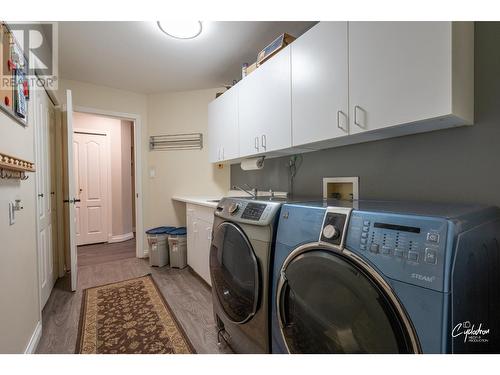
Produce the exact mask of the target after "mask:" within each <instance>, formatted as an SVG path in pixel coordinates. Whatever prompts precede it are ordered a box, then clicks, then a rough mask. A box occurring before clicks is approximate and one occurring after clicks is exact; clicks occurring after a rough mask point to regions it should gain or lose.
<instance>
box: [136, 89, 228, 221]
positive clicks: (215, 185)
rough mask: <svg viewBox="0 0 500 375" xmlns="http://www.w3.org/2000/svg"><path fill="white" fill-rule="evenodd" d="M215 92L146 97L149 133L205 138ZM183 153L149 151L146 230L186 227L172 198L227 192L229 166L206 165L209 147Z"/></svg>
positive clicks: (180, 206) (181, 209)
mask: <svg viewBox="0 0 500 375" xmlns="http://www.w3.org/2000/svg"><path fill="white" fill-rule="evenodd" d="M217 91H220V89H219V90H217V89H210V90H197V91H186V92H174V93H165V94H155V95H150V96H148V134H149V135H160V134H176V133H198V132H201V133H203V138H204V139H205V141H206V139H207V125H208V103H209V102H210V101H212V100H213V99H214V98H215V93H216V92H217ZM207 146H208V145H207V144H206V143H205V145H204V147H203V149H202V150H186V151H150V152H149V156H148V159H149V167H150V168H154V169H155V171H156V177H155V178H148V184H147V186H148V190H147V191H148V199H149V201H150V210H149V211H148V213H147V214H146V215H145V223H146V226H147V227H152V226H157V225H185V222H186V212H185V205H184V204H181V203H174V202H172V200H171V197H172V196H174V195H205V196H206V195H214V196H220V195H223V194H225V193H227V191H228V190H229V167H228V166H225V167H224V168H223V169H217V168H216V167H215V166H214V165H212V164H210V163H209V162H208V148H207Z"/></svg>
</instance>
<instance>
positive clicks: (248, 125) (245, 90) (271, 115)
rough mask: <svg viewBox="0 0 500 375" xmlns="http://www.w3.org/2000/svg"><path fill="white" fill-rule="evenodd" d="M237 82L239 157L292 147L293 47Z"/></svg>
mask: <svg viewBox="0 0 500 375" xmlns="http://www.w3.org/2000/svg"><path fill="white" fill-rule="evenodd" d="M238 86H239V125H240V132H239V133H240V137H239V139H240V142H239V143H240V157H244V156H249V155H253V154H260V153H266V152H270V151H276V150H282V149H286V148H289V147H291V145H292V140H291V88H290V86H291V85H290V47H286V48H284V49H283V50H282V51H280V52H279V53H278V54H276V55H275V56H273V57H272V58H271V59H269V61H266V62H265V63H264V64H262V65H261V66H260V67H259V68H258V69H256V70H255V71H254V72H253V73H251V74H250V75H248V76H247V77H245V79H243V80H242V81H241V82H240V83H239V84H238Z"/></svg>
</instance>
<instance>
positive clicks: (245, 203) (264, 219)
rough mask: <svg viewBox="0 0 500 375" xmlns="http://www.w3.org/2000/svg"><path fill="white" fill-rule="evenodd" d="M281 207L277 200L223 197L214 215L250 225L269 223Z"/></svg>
mask: <svg viewBox="0 0 500 375" xmlns="http://www.w3.org/2000/svg"><path fill="white" fill-rule="evenodd" d="M280 208H281V203H279V202H269V201H260V200H254V199H244V198H223V199H222V200H221V201H220V202H219V204H218V205H217V208H216V209H215V216H218V217H220V218H223V219H226V220H229V221H233V222H236V223H245V224H252V225H270V224H272V223H273V222H274V220H275V218H276V214H277V213H278V212H279V210H280Z"/></svg>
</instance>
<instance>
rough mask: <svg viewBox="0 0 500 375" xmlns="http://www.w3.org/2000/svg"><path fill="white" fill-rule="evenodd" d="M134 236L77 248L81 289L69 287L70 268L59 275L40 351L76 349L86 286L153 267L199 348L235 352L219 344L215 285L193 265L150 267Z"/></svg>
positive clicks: (143, 272) (44, 317) (44, 316)
mask: <svg viewBox="0 0 500 375" xmlns="http://www.w3.org/2000/svg"><path fill="white" fill-rule="evenodd" d="M131 242H134V241H133V240H132V241H127V242H124V243H120V244H101V245H91V246H86V247H84V248H79V249H78V251H79V263H80V264H79V266H78V288H77V291H76V292H75V293H72V292H70V291H69V290H70V286H69V284H70V277H69V274H68V275H66V276H65V277H63V278H61V279H59V280H58V281H57V283H56V285H55V287H54V289H53V291H52V294H51V295H50V297H49V300H48V302H47V304H46V306H45V308H44V310H43V312H42V324H43V331H42V338H41V340H40V344H39V345H38V349H37V353H44V354H64V353H68V354H70V353H74V351H75V346H76V339H77V333H78V323H79V318H80V307H81V301H82V291H83V289H85V288H89V287H93V286H97V285H103V284H107V283H112V282H116V281H121V280H126V279H131V278H134V277H139V276H142V275H146V274H148V273H151V274H152V275H153V277H154V279H155V281H156V283H157V284H158V286H159V288H160V290H161V292H162V294H163V295H164V297H165V299H166V300H167V302H168V304H169V305H170V307H171V309H172V311H173V312H174V314H175V316H176V318H177V319H178V321H179V322H180V324H181V325H182V327H183V328H184V330H185V332H186V334H187V335H188V337H189V339H190V341H191V343H192V344H193V346H194V348H195V349H196V351H197V352H198V353H225V352H231V351H230V349H228V348H226V347H221V348H220V349H219V347H218V345H217V332H216V329H215V324H214V321H213V312H212V294H211V291H210V289H209V288H208V287H207V286H206V285H205V284H204V283H202V282H201V281H200V279H199V278H198V277H196V276H194V275H193V273H192V272H191V271H190V270H189V269H188V268H185V269H183V270H178V269H170V268H169V267H162V268H156V267H149V264H148V260H147V259H139V258H135V254H133V253H132V252H131V250H130V249H131V248H132V249H133V248H134V245H133V244H131ZM99 247H100V248H101V250H102V248H106V249H108V250H110V251H109V253H107V254H106V255H105V256H103V255H101V254H96V252H97V250H98V248H99ZM80 259H82V261H80ZM98 260H100V261H98ZM103 260H104V262H103Z"/></svg>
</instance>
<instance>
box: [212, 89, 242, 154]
mask: <svg viewBox="0 0 500 375" xmlns="http://www.w3.org/2000/svg"><path fill="white" fill-rule="evenodd" d="M208 152H209V158H210V162H212V163H217V162H220V161H224V160H229V159H234V158H237V157H238V156H239V144H238V85H236V86H234V87H232V88H231V89H229V90H228V91H226V92H225V93H224V94H222V95H221V96H220V97H219V98H217V99H216V100H214V101H212V102H211V103H210V104H209V105H208Z"/></svg>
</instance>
